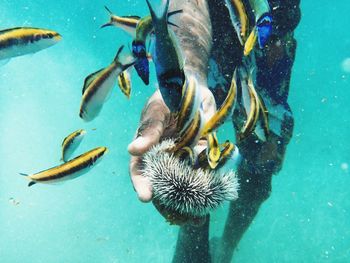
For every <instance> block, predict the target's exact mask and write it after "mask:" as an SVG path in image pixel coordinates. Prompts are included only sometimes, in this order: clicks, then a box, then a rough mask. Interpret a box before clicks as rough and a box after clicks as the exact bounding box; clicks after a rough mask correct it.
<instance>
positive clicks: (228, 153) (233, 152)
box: [216, 141, 241, 171]
mask: <svg viewBox="0 0 350 263" xmlns="http://www.w3.org/2000/svg"><path fill="white" fill-rule="evenodd" d="M229 161H230V165H228V162H229ZM240 161H241V155H240V154H239V150H238V148H237V147H236V145H234V144H233V143H231V142H230V141H226V142H225V143H224V144H223V149H222V150H221V155H220V160H219V162H218V166H217V167H216V169H221V171H222V168H223V167H225V168H227V170H230V169H232V168H234V166H237V165H238V164H239V162H240Z"/></svg>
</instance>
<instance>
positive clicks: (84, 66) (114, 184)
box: [0, 0, 350, 263]
mask: <svg viewBox="0 0 350 263" xmlns="http://www.w3.org/2000/svg"><path fill="white" fill-rule="evenodd" d="M316 2H317V3H316ZM105 4H106V5H107V6H109V7H110V9H112V10H113V11H114V12H116V13H118V14H139V15H145V14H147V10H146V6H145V5H144V2H143V1H141V0H138V1H137V0H135V1H134V0H133V1H131V0H130V1H111V0H109V1H107V0H106V1H97V0H96V1H83V0H75V1H68V0H61V1H53V0H50V1H44V0H35V1H28V0H27V1H25V0H16V1H13V0H11V1H10V0H9V1H5V0H1V1H0V6H1V8H0V25H1V28H3V29H5V28H10V27H16V26H35V27H43V28H49V29H53V30H57V31H58V32H60V33H61V34H62V35H63V41H62V42H61V43H59V44H58V45H56V46H54V47H52V48H49V49H46V50H43V51H41V52H39V53H37V54H34V55H29V56H24V57H20V58H16V59H13V60H11V61H10V62H9V63H8V64H6V65H3V66H2V67H0V86H1V87H0V90H1V93H0V145H1V147H0V262H2V263H12V262H16V263H17V262H18V263H40V262H45V263H62V262H68V263H75V262H84V263H90V262H91V263H100V262H103V263H109V262H110V263H112V262H170V259H171V257H172V254H173V250H174V247H175V242H176V235H177V231H178V228H177V227H174V226H169V225H168V224H166V223H165V222H164V220H163V218H162V217H161V216H160V215H159V214H158V213H157V212H156V210H155V209H154V208H153V206H152V205H150V204H147V205H146V204H143V203H141V202H139V201H138V200H137V198H136V195H135V193H134V190H133V188H132V186H131V183H130V180H129V174H128V160H129V156H128V153H127V151H126V147H127V145H128V143H129V142H130V140H131V139H132V137H133V135H134V131H135V129H136V128H137V124H138V120H139V114H140V111H141V109H142V107H143V104H144V103H145V100H146V97H147V96H150V95H151V94H152V92H153V91H154V87H152V85H151V86H150V87H145V86H144V85H143V84H142V83H141V81H140V80H139V79H138V78H137V77H136V74H134V77H133V91H132V95H131V99H130V100H127V99H126V98H125V97H123V95H122V94H121V92H120V91H119V90H118V89H117V88H116V89H115V90H114V91H113V94H112V96H111V98H110V99H109V100H108V102H107V103H106V105H105V106H104V108H103V111H102V112H101V114H100V116H99V117H98V118H97V119H96V120H95V121H93V122H91V123H84V122H83V121H82V120H81V119H79V117H78V109H79V105H80V98H81V88H82V84H83V80H84V78H85V77H86V76H87V75H88V74H90V73H91V72H93V71H95V70H97V69H99V68H101V67H103V66H105V65H107V64H108V63H110V62H111V61H112V59H113V57H114V55H115V52H116V50H117V48H118V47H119V46H120V45H121V44H125V43H127V42H128V41H130V38H129V36H128V35H127V34H125V33H123V32H122V31H121V30H118V29H115V28H109V29H105V30H100V29H99V26H100V25H101V24H103V23H104V22H106V19H107V13H106V11H105V10H104V8H103V5H105ZM301 8H302V13H303V18H302V21H301V23H300V25H299V27H298V29H297V31H296V38H297V40H298V48H297V56H296V62H295V67H294V70H293V71H294V72H293V77H292V81H291V89H290V98H289V102H290V105H291V107H292V109H293V112H294V116H295V130H294V137H293V139H292V141H291V143H290V145H289V148H288V152H287V156H286V159H285V165H284V168H283V170H282V171H281V172H280V174H279V175H278V176H275V177H274V180H273V191H272V195H271V197H270V199H269V200H268V201H267V202H266V203H264V205H263V207H262V208H261V210H260V212H259V214H258V216H257V217H256V219H255V220H254V223H253V224H252V225H251V227H250V228H249V230H248V232H247V233H246V235H245V236H244V238H243V239H242V241H241V243H240V244H239V246H238V249H237V252H236V254H235V258H234V259H235V260H234V262H238V263H244V262H250V263H258V262H259V263H264V262H269V263H270V262H339V263H341V262H350V219H349V217H350V192H349V185H350V171H349V168H348V166H349V165H350V142H349V138H350V131H349V130H350V129H349V127H350V106H349V103H350V99H349V96H350V65H349V64H350V62H349V60H348V62H346V59H347V58H349V57H350V34H349V29H348V28H349V25H350V18H349V17H350V16H349V14H350V5H349V1H348V0H337V1H326V0H320V1H302V4H301ZM344 61H345V62H344ZM346 64H347V65H346ZM151 82H152V83H154V82H155V76H154V72H153V71H152V75H151ZM78 128H85V129H87V131H88V134H87V136H86V137H85V140H84V142H83V143H82V144H81V147H80V148H79V150H78V152H84V151H86V150H89V149H91V148H93V147H96V146H107V147H109V149H110V152H109V154H108V155H107V156H106V157H105V158H104V160H102V162H101V163H100V164H99V165H98V166H97V167H95V168H94V169H93V170H92V171H91V172H90V173H89V174H87V175H84V176H82V177H80V178H78V179H76V180H73V181H69V182H66V183H64V184H61V185H54V186H51V185H49V186H47V185H35V186H33V187H30V188H28V187H27V183H28V182H27V181H26V179H25V178H23V177H21V176H20V175H18V173H19V172H26V173H34V172H37V171H39V170H43V169H46V168H48V167H51V166H54V165H56V164H57V163H58V162H59V159H60V144H61V141H62V139H63V138H64V137H65V136H66V135H67V134H68V133H70V132H71V131H73V130H75V129H78ZM95 128H96V130H92V129H95ZM229 133H232V131H230V126H226V128H225V129H222V131H221V132H220V134H219V136H220V137H221V138H225V137H227V136H228V134H229ZM11 198H13V199H14V200H16V202H18V203H16V204H15V202H14V201H13V200H12V199H11ZM225 214H226V206H224V207H222V208H220V209H219V210H218V211H216V212H215V213H213V216H212V219H213V222H215V224H213V225H212V228H211V230H212V231H211V234H212V235H213V236H218V235H219V234H220V233H221V230H222V224H223V220H224V216H225Z"/></svg>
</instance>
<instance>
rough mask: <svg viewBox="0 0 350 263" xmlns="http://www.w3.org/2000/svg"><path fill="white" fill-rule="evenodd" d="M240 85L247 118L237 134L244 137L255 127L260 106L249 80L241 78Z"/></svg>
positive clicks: (241, 137)
mask: <svg viewBox="0 0 350 263" xmlns="http://www.w3.org/2000/svg"><path fill="white" fill-rule="evenodd" d="M241 86H242V98H243V105H244V109H245V111H246V114H247V120H246V122H245V124H244V126H243V128H242V129H241V132H240V135H239V138H240V139H243V138H246V137H247V136H248V135H249V134H250V133H252V132H253V130H254V129H255V125H256V121H257V119H258V117H259V111H260V108H259V102H258V99H257V97H256V92H255V89H254V88H253V86H252V85H251V83H250V80H249V79H248V80H247V79H243V80H242V82H241Z"/></svg>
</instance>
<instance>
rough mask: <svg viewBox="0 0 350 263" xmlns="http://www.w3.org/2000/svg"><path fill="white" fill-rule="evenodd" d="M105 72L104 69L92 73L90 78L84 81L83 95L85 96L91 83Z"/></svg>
mask: <svg viewBox="0 0 350 263" xmlns="http://www.w3.org/2000/svg"><path fill="white" fill-rule="evenodd" d="M102 70H104V68H102V69H100V70H98V71H96V72H94V73H91V74H90V75H89V76H87V77H86V78H85V80H84V86H83V90H82V94H84V92H85V90H86V89H87V87H88V86H89V85H90V84H91V82H92V81H93V80H94V79H95V78H96V77H97V75H98V74H99V73H100V72H101V71H102Z"/></svg>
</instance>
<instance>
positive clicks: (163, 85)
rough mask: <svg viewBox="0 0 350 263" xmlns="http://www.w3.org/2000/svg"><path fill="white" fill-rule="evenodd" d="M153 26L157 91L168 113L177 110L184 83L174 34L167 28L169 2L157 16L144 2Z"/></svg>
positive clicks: (168, 0)
mask: <svg viewBox="0 0 350 263" xmlns="http://www.w3.org/2000/svg"><path fill="white" fill-rule="evenodd" d="M146 3H147V5H148V8H149V11H150V13H151V16H152V23H153V26H154V49H153V50H154V54H152V56H153V61H154V65H155V66H156V74H157V80H158V84H159V90H160V93H161V94H162V97H163V100H164V102H165V104H166V105H167V106H168V108H169V109H170V111H172V112H176V111H178V110H179V105H180V100H181V94H182V87H183V85H184V83H185V74H184V70H183V69H184V65H183V58H182V54H181V49H180V46H179V44H178V42H177V38H176V36H175V33H174V32H173V31H172V30H169V28H168V9H169V4H170V0H166V1H164V4H163V6H162V10H161V12H160V14H161V15H160V16H157V15H156V13H155V11H154V9H153V8H152V6H151V4H150V2H149V0H146Z"/></svg>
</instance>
